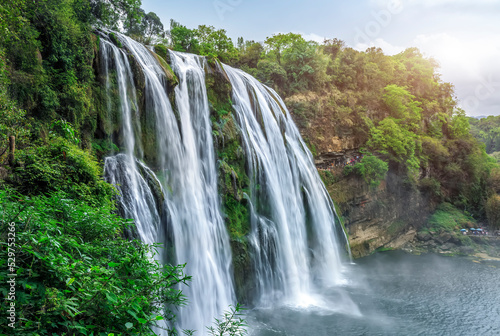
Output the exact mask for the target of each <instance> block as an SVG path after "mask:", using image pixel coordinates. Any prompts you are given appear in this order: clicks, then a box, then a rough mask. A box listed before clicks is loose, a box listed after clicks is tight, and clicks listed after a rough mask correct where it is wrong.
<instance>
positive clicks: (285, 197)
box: [100, 33, 345, 335]
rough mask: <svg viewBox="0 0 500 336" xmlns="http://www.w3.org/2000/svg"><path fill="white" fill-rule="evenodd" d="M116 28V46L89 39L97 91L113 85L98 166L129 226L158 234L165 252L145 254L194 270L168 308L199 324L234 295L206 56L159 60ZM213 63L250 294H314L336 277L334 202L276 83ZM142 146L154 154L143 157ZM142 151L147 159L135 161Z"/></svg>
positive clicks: (283, 299) (298, 302) (150, 237)
mask: <svg viewBox="0 0 500 336" xmlns="http://www.w3.org/2000/svg"><path fill="white" fill-rule="evenodd" d="M115 36H116V37H117V38H118V40H119V41H120V43H121V44H122V45H123V48H118V47H117V46H115V45H114V44H113V43H110V42H109V41H107V39H106V34H103V38H102V39H101V44H100V45H101V48H100V50H101V51H100V52H101V59H102V61H101V62H102V68H103V73H104V76H105V77H106V85H105V87H106V90H107V93H108V97H111V96H113V95H114V96H118V98H117V99H115V101H113V102H112V101H111V98H110V99H109V100H108V104H107V106H108V109H113V112H116V113H115V114H118V115H119V117H118V118H117V119H118V120H119V122H120V125H121V127H120V131H119V132H118V133H119V136H118V138H119V139H120V140H121V141H120V143H121V153H120V154H117V155H114V156H110V157H108V158H106V160H105V176H106V179H107V180H108V181H109V182H110V183H113V184H114V185H115V186H116V187H117V189H118V191H119V195H118V203H119V208H120V211H121V214H122V215H123V216H125V217H127V218H132V219H134V221H135V224H136V225H135V226H136V228H135V232H132V234H135V235H136V236H138V237H140V239H142V240H143V241H144V242H145V243H148V244H152V243H161V244H163V245H164V246H165V248H166V249H165V250H166V251H165V252H164V253H162V254H160V255H157V256H155V258H157V259H158V260H159V261H160V262H162V263H171V264H184V263H186V268H185V273H186V274H188V275H192V276H193V280H192V282H191V283H190V285H189V286H188V287H185V288H182V290H183V293H184V294H185V295H186V296H187V298H188V304H187V305H186V306H184V307H180V308H179V311H178V313H177V316H178V321H177V324H176V327H177V328H180V329H193V330H197V333H198V334H201V335H203V334H206V326H209V325H211V324H212V322H213V319H214V318H215V317H220V315H221V313H222V312H223V311H224V310H226V309H227V308H228V306H229V305H231V304H234V303H235V294H234V288H233V278H232V260H231V252H230V244H229V236H228V233H227V230H226V227H225V224H224V219H223V214H222V210H221V204H220V203H221V202H220V196H219V195H218V185H217V181H218V178H217V166H216V155H215V148H214V139H213V136H212V128H211V120H210V110H209V102H208V98H207V91H206V83H205V82H206V81H205V73H206V72H205V70H206V69H207V67H208V65H207V64H206V60H205V59H204V58H203V57H200V56H196V55H191V54H186V53H179V52H173V51H169V61H170V66H171V67H172V68H171V69H170V68H169V67H170V66H169V65H167V64H166V63H160V62H159V61H158V58H157V57H158V56H157V55H155V54H154V53H153V52H151V51H150V50H148V49H147V48H146V47H144V46H143V45H141V44H140V43H137V42H135V41H134V40H132V39H130V38H129V37H126V36H123V35H121V34H118V33H115ZM167 68H168V69H167ZM217 71H221V72H223V73H225V74H226V75H227V78H228V79H229V81H230V83H231V85H232V102H233V107H234V111H235V115H234V117H235V120H236V122H237V124H238V127H239V131H240V132H241V135H242V136H241V137H242V142H243V144H242V145H243V146H244V150H245V153H246V161H247V174H248V176H249V178H250V188H249V191H248V195H247V198H248V204H249V212H250V220H251V233H250V235H249V236H248V241H249V244H250V247H251V249H250V250H251V251H252V257H253V265H254V270H255V283H256V287H257V288H256V298H255V302H256V304H257V305H259V306H264V307H269V306H273V305H275V304H279V303H286V304H292V305H295V306H304V305H311V304H315V301H314V300H315V293H316V292H317V291H318V290H319V289H320V288H324V287H330V286H333V285H335V284H337V283H338V282H339V281H340V280H341V274H340V270H341V257H340V254H339V250H340V248H339V246H340V242H339V238H338V237H339V236H340V235H341V234H339V232H342V230H341V229H340V230H339V228H340V226H339V225H337V224H336V223H337V217H336V214H335V209H334V206H333V203H332V201H331V199H330V197H329V195H328V193H327V191H326V189H325V187H324V185H323V184H322V182H321V179H320V178H319V175H318V173H317V171H316V168H315V166H314V163H313V158H312V155H311V153H310V152H309V150H308V149H307V146H306V145H305V143H304V141H303V140H302V138H301V136H300V133H299V131H298V129H297V128H296V126H295V124H294V123H293V121H292V119H291V117H290V114H289V112H288V110H287V109H286V107H285V105H284V103H283V101H282V100H281V98H280V97H279V96H278V95H277V94H276V92H274V91H273V90H271V89H270V88H268V87H266V86H264V85H262V84H260V83H259V82H258V81H257V80H256V79H255V78H253V77H251V76H250V75H248V74H246V73H244V72H243V71H240V70H237V69H234V68H232V67H230V66H227V65H222V66H221V67H220V68H219V69H217ZM170 72H172V73H171V75H172V76H174V74H175V76H176V77H177V80H178V83H177V85H176V86H175V89H174V92H173V93H174V94H175V95H174V96H172V92H168V89H167V87H168V84H167V83H168V78H167V76H166V74H167V73H170ZM169 78H170V77H169ZM141 80H142V81H141ZM134 83H136V84H134ZM135 86H138V87H137V88H136V87H135ZM139 86H140V88H139ZM136 89H137V90H136ZM136 91H137V92H140V94H136ZM169 97H170V99H169ZM172 97H175V98H172ZM171 102H172V103H171ZM141 123H142V125H141ZM145 139H147V140H145ZM151 149H153V151H154V153H153V155H152V156H154V157H149V158H148V157H147V156H148V155H149V156H151V154H146V153H150V151H151ZM147 159H149V160H152V161H154V164H152V167H154V169H150V168H148V167H147V166H146V164H145V163H143V160H146V161H147ZM148 162H149V161H148ZM149 163H150V164H151V162H149ZM153 170H154V172H153ZM342 234H343V232H342ZM341 238H345V237H341ZM167 250H168V252H167Z"/></svg>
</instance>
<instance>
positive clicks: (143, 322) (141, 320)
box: [137, 317, 148, 324]
mask: <svg viewBox="0 0 500 336" xmlns="http://www.w3.org/2000/svg"><path fill="white" fill-rule="evenodd" d="M137 321H139V323H142V324H146V323H148V320H145V319H143V318H140V317H139V318H137Z"/></svg>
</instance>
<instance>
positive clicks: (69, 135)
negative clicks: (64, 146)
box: [52, 120, 80, 145]
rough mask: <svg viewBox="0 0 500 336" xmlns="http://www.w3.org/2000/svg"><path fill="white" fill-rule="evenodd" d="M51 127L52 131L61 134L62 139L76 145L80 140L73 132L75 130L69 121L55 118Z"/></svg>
mask: <svg viewBox="0 0 500 336" xmlns="http://www.w3.org/2000/svg"><path fill="white" fill-rule="evenodd" d="M52 129H53V130H54V132H56V133H57V134H58V135H60V136H62V137H63V138H64V139H66V140H68V141H70V142H71V143H73V144H74V145H78V144H79V143H80V140H79V139H78V137H77V136H76V134H75V130H74V129H73V127H72V126H71V124H70V123H68V122H67V121H65V120H56V121H54V122H53V123H52Z"/></svg>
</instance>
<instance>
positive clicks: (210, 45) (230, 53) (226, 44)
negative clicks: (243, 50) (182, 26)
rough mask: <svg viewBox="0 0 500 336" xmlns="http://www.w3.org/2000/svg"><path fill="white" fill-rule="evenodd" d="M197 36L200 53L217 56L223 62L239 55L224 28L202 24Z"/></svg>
mask: <svg viewBox="0 0 500 336" xmlns="http://www.w3.org/2000/svg"><path fill="white" fill-rule="evenodd" d="M196 37H197V39H198V41H199V44H200V51H199V53H200V55H205V56H212V57H217V58H219V59H220V60H221V61H223V62H230V61H232V60H234V59H235V58H236V57H237V49H236V48H235V47H234V45H233V41H232V40H231V38H229V37H228V36H227V35H226V30H224V29H218V30H216V29H215V28H214V27H213V26H205V25H200V26H198V29H197V30H196Z"/></svg>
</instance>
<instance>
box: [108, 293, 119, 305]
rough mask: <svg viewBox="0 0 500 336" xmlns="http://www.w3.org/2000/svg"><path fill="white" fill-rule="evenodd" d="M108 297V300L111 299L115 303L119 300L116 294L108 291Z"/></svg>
mask: <svg viewBox="0 0 500 336" xmlns="http://www.w3.org/2000/svg"><path fill="white" fill-rule="evenodd" d="M106 298H107V299H108V301H111V302H113V303H116V302H117V301H118V298H117V297H116V295H115V294H113V293H111V292H108V293H106Z"/></svg>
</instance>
